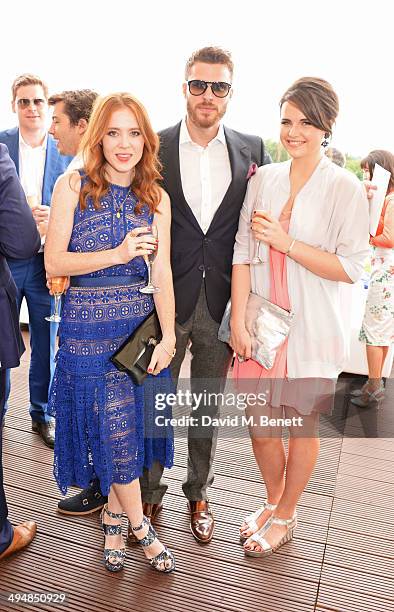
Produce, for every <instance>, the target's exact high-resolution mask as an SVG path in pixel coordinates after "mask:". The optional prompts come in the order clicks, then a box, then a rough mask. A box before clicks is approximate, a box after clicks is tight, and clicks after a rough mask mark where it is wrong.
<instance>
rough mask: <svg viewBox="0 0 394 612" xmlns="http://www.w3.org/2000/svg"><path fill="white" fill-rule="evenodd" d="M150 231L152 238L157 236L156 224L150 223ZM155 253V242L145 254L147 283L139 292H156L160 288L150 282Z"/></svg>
mask: <svg viewBox="0 0 394 612" xmlns="http://www.w3.org/2000/svg"><path fill="white" fill-rule="evenodd" d="M149 229H150V233H151V235H152V236H153V238H156V240H157V238H158V231H157V225H151V226H150V228H149ZM156 255H157V243H156V245H155V248H154V250H153V251H152V252H151V253H149V255H145V256H144V259H145V262H146V266H147V268H148V284H147V285H146V287H142V289H140V292H141V293H158V292H159V291H160V289H159V288H158V287H155V286H154V284H153V283H152V264H153V262H154V260H155V258H156Z"/></svg>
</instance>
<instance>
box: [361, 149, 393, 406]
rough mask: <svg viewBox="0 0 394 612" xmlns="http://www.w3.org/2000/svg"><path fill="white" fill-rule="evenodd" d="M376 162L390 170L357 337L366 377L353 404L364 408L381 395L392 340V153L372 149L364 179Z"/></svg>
mask: <svg viewBox="0 0 394 612" xmlns="http://www.w3.org/2000/svg"><path fill="white" fill-rule="evenodd" d="M375 164H379V165H380V166H382V168H385V169H386V170H388V171H389V172H390V173H391V178H390V181H389V185H388V188H387V194H386V199H385V201H384V204H383V209H382V214H381V216H380V220H379V224H378V229H377V232H376V235H375V236H371V239H370V241H369V242H370V244H371V245H372V247H373V253H372V259H371V269H372V272H371V279H370V284H369V291H368V297H367V304H366V307H365V314H364V320H363V323H362V327H361V330H360V336H359V340H360V341H361V342H365V345H366V351H367V361H368V380H367V382H366V383H365V385H364V386H363V387H362V388H361V389H357V390H356V391H354V392H353V394H352V395H353V396H354V397H353V398H352V400H351V401H352V403H353V404H356V406H361V407H367V406H370V405H372V404H376V402H380V401H381V400H382V399H383V397H384V385H383V380H382V371H383V366H384V362H385V360H386V357H387V353H388V350H389V347H390V345H391V344H392V343H393V342H394V155H393V154H392V153H390V152H389V151H382V150H376V151H371V153H369V155H367V157H366V158H365V159H363V160H362V161H361V168H362V169H363V170H364V174H365V178H366V179H367V180H370V181H373V171H374V168H375Z"/></svg>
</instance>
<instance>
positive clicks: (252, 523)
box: [239, 499, 276, 544]
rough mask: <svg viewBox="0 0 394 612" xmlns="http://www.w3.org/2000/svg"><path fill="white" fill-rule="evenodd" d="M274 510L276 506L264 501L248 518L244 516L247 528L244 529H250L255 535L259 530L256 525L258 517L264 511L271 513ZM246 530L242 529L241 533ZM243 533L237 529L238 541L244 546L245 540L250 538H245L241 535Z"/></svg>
mask: <svg viewBox="0 0 394 612" xmlns="http://www.w3.org/2000/svg"><path fill="white" fill-rule="evenodd" d="M275 509H276V504H269V503H268V502H267V500H266V499H265V500H264V501H263V503H262V505H261V506H260V508H258V509H257V510H256V511H255V512H253V513H252V514H249V515H248V516H245V518H244V523H246V524H247V528H246V529H251V530H252V532H253V533H255V532H256V531H258V530H259V526H258V525H257V522H256V521H257V519H258V518H259V516H261V515H262V514H263V512H264V510H271V511H272V512H273V511H274V510H275ZM267 520H269V519H267ZM266 524H267V523H264V525H263V526H262V527H261V529H262V528H263V527H265V525H266ZM246 529H244V530H243V531H246ZM243 531H241V527H240V528H239V541H240V543H241V544H244V543H245V542H246V540H247V539H248V538H249V537H250V536H245V535H243Z"/></svg>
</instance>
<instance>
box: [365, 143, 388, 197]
mask: <svg viewBox="0 0 394 612" xmlns="http://www.w3.org/2000/svg"><path fill="white" fill-rule="evenodd" d="M375 164H379V166H382V168H384V169H385V170H387V171H388V172H390V174H391V177H390V180H389V185H388V187H387V193H389V192H390V191H394V155H393V154H392V153H390V151H384V150H383V149H376V150H375V151H371V152H370V153H368V155H367V157H364V159H362V160H361V161H360V166H361V168H368V170H369V173H370V178H371V180H372V177H373V171H374V169H375Z"/></svg>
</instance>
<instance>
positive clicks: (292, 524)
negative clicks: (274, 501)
mask: <svg viewBox="0 0 394 612" xmlns="http://www.w3.org/2000/svg"><path fill="white" fill-rule="evenodd" d="M271 525H284V526H286V527H287V531H286V533H285V535H284V536H283V538H282V539H281V540H279V542H278V543H277V544H276V546H274V547H272V546H270V544H269V543H268V542H267V540H266V539H265V538H263V535H262V534H263V533H266V532H267V531H268V529H269V528H270V526H271ZM296 527H297V513H295V514H294V516H293V517H292V518H290V519H281V518H277V517H276V516H272V517H271V518H269V519H268V521H267V522H266V523H265V525H264V526H263V527H262V529H259V531H257V532H256V533H254V534H253V535H251V536H250V538H248V539H250V540H252V541H253V542H256V544H258V545H259V546H260V547H261V548H262V550H249V549H248V548H244V552H245V555H246V556H248V557H268V555H272V553H274V552H275V551H276V550H278V548H280V547H281V546H283V544H286V543H287V542H290V540H292V539H293V532H294V529H295V528H296Z"/></svg>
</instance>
